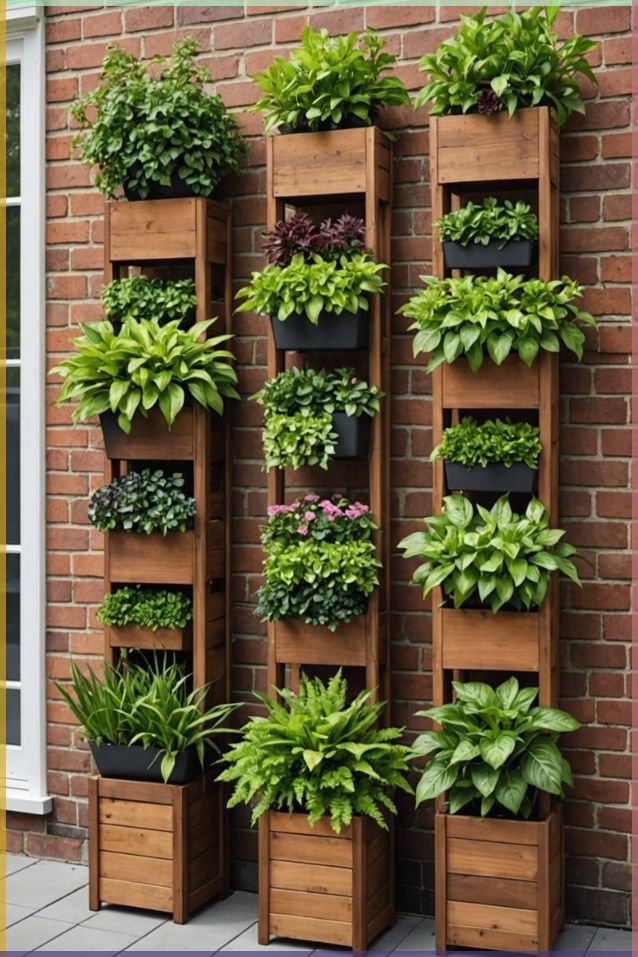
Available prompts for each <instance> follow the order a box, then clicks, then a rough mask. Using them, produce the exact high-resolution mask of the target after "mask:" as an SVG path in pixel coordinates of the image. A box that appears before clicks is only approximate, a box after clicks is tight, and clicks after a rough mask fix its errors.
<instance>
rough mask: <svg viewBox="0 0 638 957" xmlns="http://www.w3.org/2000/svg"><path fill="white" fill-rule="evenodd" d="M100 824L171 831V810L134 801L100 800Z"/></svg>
mask: <svg viewBox="0 0 638 957" xmlns="http://www.w3.org/2000/svg"><path fill="white" fill-rule="evenodd" d="M100 824H119V825H120V826H122V827H136V828H140V827H141V828H145V829H148V830H150V831H172V829H173V809H172V807H171V806H170V805H164V804H141V803H138V802H136V801H114V800H111V798H101V800H100Z"/></svg>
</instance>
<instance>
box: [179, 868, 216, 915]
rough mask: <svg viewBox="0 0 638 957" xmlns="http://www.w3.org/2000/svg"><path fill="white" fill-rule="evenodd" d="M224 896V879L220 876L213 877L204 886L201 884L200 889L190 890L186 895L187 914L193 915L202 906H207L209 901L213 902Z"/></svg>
mask: <svg viewBox="0 0 638 957" xmlns="http://www.w3.org/2000/svg"><path fill="white" fill-rule="evenodd" d="M223 896H224V878H223V876H222V875H220V876H218V877H214V878H213V879H212V880H210V881H207V882H206V883H205V884H202V886H201V887H199V888H197V889H196V890H192V891H190V892H189V894H188V900H187V904H188V912H189V913H193V912H194V911H196V910H197V909H198V908H200V907H201V906H202V905H203V904H208V902H209V901H212V900H214V899H215V898H216V897H223Z"/></svg>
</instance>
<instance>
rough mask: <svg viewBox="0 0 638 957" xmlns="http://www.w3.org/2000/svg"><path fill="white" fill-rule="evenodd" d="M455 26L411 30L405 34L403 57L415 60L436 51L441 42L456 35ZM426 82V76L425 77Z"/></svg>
mask: <svg viewBox="0 0 638 957" xmlns="http://www.w3.org/2000/svg"><path fill="white" fill-rule="evenodd" d="M455 33H456V30H455V29H454V27H440V28H438V29H436V30H432V29H429V30H411V31H410V32H409V33H405V34H404V35H403V58H404V59H405V60H414V59H415V58H416V57H422V56H423V55H424V53H434V51H435V50H436V48H437V47H438V45H439V43H442V42H443V40H448V39H449V38H450V37H451V36H454V34H455ZM423 81H424V83H425V77H424V78H423Z"/></svg>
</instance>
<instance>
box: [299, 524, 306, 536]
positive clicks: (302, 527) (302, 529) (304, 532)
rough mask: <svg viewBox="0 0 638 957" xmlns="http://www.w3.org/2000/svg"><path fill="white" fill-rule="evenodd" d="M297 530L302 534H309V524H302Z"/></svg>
mask: <svg viewBox="0 0 638 957" xmlns="http://www.w3.org/2000/svg"><path fill="white" fill-rule="evenodd" d="M297 531H298V532H299V534H300V535H307V534H308V526H307V525H300V526H299V528H298V529H297Z"/></svg>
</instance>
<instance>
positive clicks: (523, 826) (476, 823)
mask: <svg viewBox="0 0 638 957" xmlns="http://www.w3.org/2000/svg"><path fill="white" fill-rule="evenodd" d="M447 833H448V836H449V837H459V838H466V839H467V840H470V841H497V842H499V841H500V842H503V843H509V844H537V843H538V824H537V823H536V822H535V821H499V820H490V819H489V818H481V817H469V816H466V815H462V814H449V815H448V816H447Z"/></svg>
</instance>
